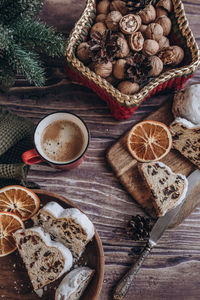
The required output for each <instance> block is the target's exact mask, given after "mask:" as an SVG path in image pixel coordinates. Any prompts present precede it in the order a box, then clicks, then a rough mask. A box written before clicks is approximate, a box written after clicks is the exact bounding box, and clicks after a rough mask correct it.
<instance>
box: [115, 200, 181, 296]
mask: <svg viewBox="0 0 200 300" xmlns="http://www.w3.org/2000/svg"><path fill="white" fill-rule="evenodd" d="M182 204H183V203H181V204H179V205H178V206H177V207H175V208H173V209H171V210H170V211H168V212H167V213H166V214H165V215H164V216H162V217H159V218H158V220H157V221H156V223H155V224H154V226H153V228H152V230H151V233H150V237H149V240H148V242H147V244H146V246H145V248H144V250H143V252H142V253H141V255H140V257H139V259H138V260H137V261H136V263H135V264H134V265H133V266H132V267H131V268H130V270H129V271H128V272H127V273H126V274H125V275H124V276H123V277H122V279H121V280H120V282H119V283H118V284H117V286H116V287H115V289H114V293H113V298H114V299H115V300H122V299H124V297H125V296H126V294H127V292H128V289H129V287H130V285H131V283H132V280H133V278H134V277H135V275H136V274H137V272H138V270H139V268H140V267H141V265H142V263H143V261H144V259H145V258H146V257H147V255H148V254H149V253H150V251H151V250H152V248H153V247H154V246H155V245H156V244H157V242H158V240H159V239H160V238H161V236H162V234H163V233H164V231H165V229H167V228H168V226H169V224H170V223H171V222H172V219H173V218H174V217H175V216H176V215H177V213H178V211H179V209H180V208H181V206H182Z"/></svg>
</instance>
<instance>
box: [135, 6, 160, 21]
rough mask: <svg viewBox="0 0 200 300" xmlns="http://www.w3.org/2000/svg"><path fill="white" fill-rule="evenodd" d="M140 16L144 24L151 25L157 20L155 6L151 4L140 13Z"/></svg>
mask: <svg viewBox="0 0 200 300" xmlns="http://www.w3.org/2000/svg"><path fill="white" fill-rule="evenodd" d="M139 16H140V17H141V19H142V23H143V24H149V23H151V22H153V21H154V20H155V19H156V10H155V8H154V7H153V5H151V4H149V5H147V6H146V7H145V8H144V9H143V10H141V11H140V12H139Z"/></svg>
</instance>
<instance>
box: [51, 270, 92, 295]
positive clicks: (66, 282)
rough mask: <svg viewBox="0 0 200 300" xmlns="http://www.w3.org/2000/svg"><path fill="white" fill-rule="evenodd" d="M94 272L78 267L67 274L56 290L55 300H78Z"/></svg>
mask: <svg viewBox="0 0 200 300" xmlns="http://www.w3.org/2000/svg"><path fill="white" fill-rule="evenodd" d="M93 275H94V270H92V269H90V268H89V267H79V268H76V269H74V270H72V271H71V272H69V273H68V274H67V275H66V276H65V277H64V278H63V280H62V281H61V283H60V285H59V287H58V288H57V290H56V295H55V300H79V299H80V297H81V296H82V295H83V293H84V291H85V289H86V287H87V286H88V284H89V282H90V280H91V279H92V276H93Z"/></svg>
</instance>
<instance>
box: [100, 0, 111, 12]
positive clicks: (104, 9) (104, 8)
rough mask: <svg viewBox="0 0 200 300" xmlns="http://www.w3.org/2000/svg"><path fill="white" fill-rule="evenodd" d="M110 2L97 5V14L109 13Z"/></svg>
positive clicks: (105, 1) (103, 0)
mask: <svg viewBox="0 0 200 300" xmlns="http://www.w3.org/2000/svg"><path fill="white" fill-rule="evenodd" d="M109 8H110V2H109V1H108V0H102V1H100V2H99V3H98V4H97V14H105V15H107V14H108V13H109Z"/></svg>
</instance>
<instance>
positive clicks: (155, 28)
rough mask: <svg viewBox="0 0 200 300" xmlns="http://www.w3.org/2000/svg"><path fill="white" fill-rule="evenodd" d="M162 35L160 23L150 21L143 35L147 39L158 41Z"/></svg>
mask: <svg viewBox="0 0 200 300" xmlns="http://www.w3.org/2000/svg"><path fill="white" fill-rule="evenodd" d="M162 36H163V29H162V26H161V25H160V24H157V23H151V24H149V25H148V26H147V29H146V30H145V37H146V38H147V39H151V40H155V41H159V40H160V39H161V37H162Z"/></svg>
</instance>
